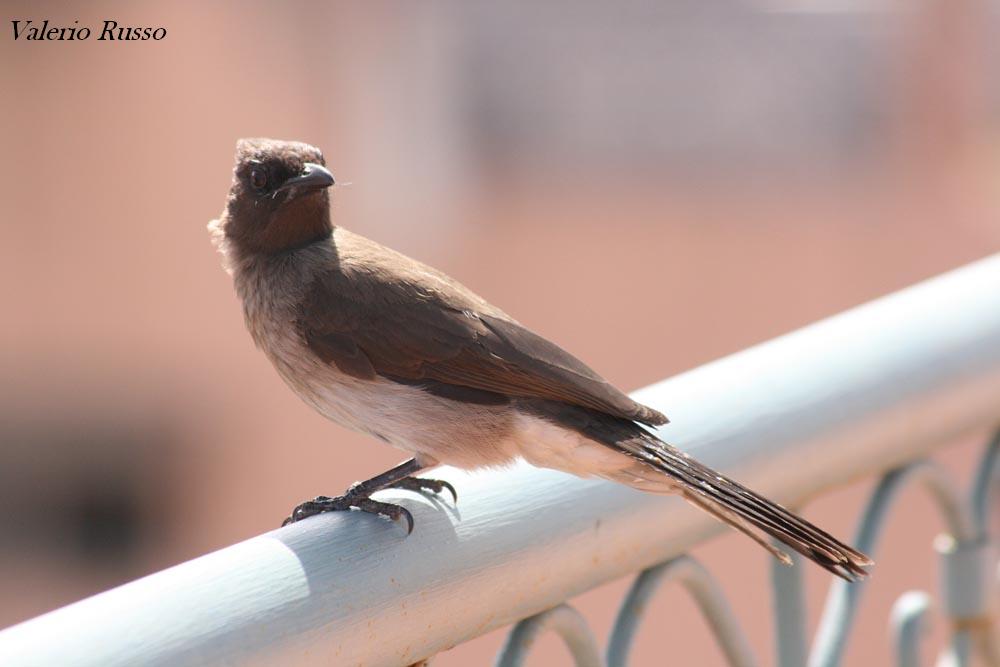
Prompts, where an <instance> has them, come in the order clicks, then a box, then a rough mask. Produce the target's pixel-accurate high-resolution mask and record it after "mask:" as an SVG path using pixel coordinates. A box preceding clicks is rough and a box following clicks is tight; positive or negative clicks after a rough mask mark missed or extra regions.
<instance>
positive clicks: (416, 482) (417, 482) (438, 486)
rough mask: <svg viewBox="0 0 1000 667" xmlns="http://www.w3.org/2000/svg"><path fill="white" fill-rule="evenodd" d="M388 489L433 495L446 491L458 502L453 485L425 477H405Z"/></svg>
mask: <svg viewBox="0 0 1000 667" xmlns="http://www.w3.org/2000/svg"><path fill="white" fill-rule="evenodd" d="M388 488H393V489H406V490H408V491H416V492H418V493H422V492H424V491H430V492H431V493H437V494H440V493H441V492H442V491H444V490H445V489H447V490H448V492H449V493H450V494H451V497H452V499H453V500H454V502H456V503H457V502H458V492H457V491H456V490H455V487H454V486H452V485H451V483H449V482H446V481H444V480H443V479H427V478H424V477H404V478H403V479H401V480H399V481H398V482H396V483H395V484H391V485H390V486H389V487H388Z"/></svg>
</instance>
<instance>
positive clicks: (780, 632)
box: [0, 255, 1000, 667]
mask: <svg viewBox="0 0 1000 667" xmlns="http://www.w3.org/2000/svg"><path fill="white" fill-rule="evenodd" d="M636 395H637V397H638V398H639V399H640V400H641V401H643V402H644V403H647V404H649V405H651V406H653V407H655V408H657V409H661V410H663V411H665V412H666V413H668V414H669V415H670V416H671V418H672V419H673V422H672V423H671V424H669V425H667V426H666V427H664V428H662V429H661V434H662V436H663V437H664V438H665V439H667V440H668V441H670V442H673V443H676V444H678V445H679V446H681V447H683V448H684V449H686V450H688V451H690V452H692V454H694V455H695V456H697V457H699V458H701V459H702V460H704V461H705V462H706V463H708V464H710V465H712V466H715V467H717V468H720V469H721V470H724V471H726V472H727V473H729V474H731V475H733V476H734V477H736V478H737V479H740V480H741V481H744V482H745V483H747V484H748V485H749V486H751V487H754V488H756V489H757V490H759V491H761V492H762V493H765V494H767V495H769V496H771V497H773V498H775V499H776V500H779V501H781V502H784V503H785V504H788V505H790V506H794V507H801V506H802V505H803V504H804V503H805V502H806V501H807V500H808V499H809V498H812V497H814V496H817V495H819V494H821V493H823V492H824V491H826V490H829V489H831V488H834V487H836V486H839V485H843V484H846V483H847V482H849V481H852V480H855V479H857V478H859V477H861V476H864V475H883V478H882V482H881V483H880V484H879V486H878V488H877V489H876V491H875V493H874V495H873V497H872V499H871V502H870V503H869V506H868V508H867V510H866V511H865V513H864V516H863V520H862V523H861V526H860V529H859V532H858V535H857V536H856V537H855V541H856V543H857V545H858V546H859V547H861V548H862V549H864V550H869V551H870V550H873V549H874V547H875V541H876V538H877V537H878V535H879V532H880V529H881V527H882V525H883V523H884V522H885V520H886V518H887V516H888V510H889V509H890V507H891V505H892V501H893V499H894V498H895V497H896V495H897V494H898V491H899V489H900V488H902V487H903V486H904V485H906V484H908V483H911V482H921V483H922V484H923V485H924V486H926V487H927V488H928V489H929V490H930V491H931V492H932V495H933V497H934V499H935V501H936V503H937V505H938V507H940V508H941V510H942V513H943V514H944V517H945V524H946V526H947V527H948V531H949V536H948V537H943V538H939V539H938V541H937V542H936V548H937V549H938V552H939V553H940V554H941V560H942V564H943V568H942V584H943V591H942V594H941V600H942V603H941V604H942V607H943V610H944V612H945V614H946V615H948V616H949V617H950V618H951V619H952V621H953V625H952V627H953V632H952V635H951V640H950V645H949V647H948V652H947V654H946V655H945V656H943V659H942V661H943V662H947V661H951V664H965V662H966V661H967V660H968V657H969V656H970V655H971V654H972V653H973V652H978V653H979V655H981V656H983V658H984V659H985V660H986V662H987V664H998V657H997V646H998V642H997V636H996V625H995V622H994V621H995V619H994V612H995V608H994V606H993V605H992V602H993V600H994V599H995V592H996V583H997V582H996V577H997V574H996V563H997V558H996V551H995V549H994V548H993V546H992V543H991V540H990V538H989V535H988V526H989V510H990V503H989V502H988V497H989V494H990V489H991V488H992V487H994V486H995V482H996V479H997V476H998V472H997V469H998V459H1000V454H998V445H997V442H996V441H995V440H994V441H993V443H992V444H991V446H990V447H989V448H988V450H987V454H986V455H985V457H984V459H983V462H982V464H981V466H980V467H979V469H978V473H977V477H976V479H975V481H974V483H973V489H974V493H973V494H972V500H966V499H965V498H963V497H962V496H961V495H960V494H959V493H958V492H957V491H956V490H955V487H954V486H953V485H952V483H951V482H950V481H949V480H948V478H947V476H946V475H945V474H944V473H943V472H942V471H941V469H939V468H938V467H936V466H935V465H934V464H932V463H929V462H926V461H925V456H926V454H927V453H928V452H930V451H931V450H933V449H934V448H935V447H937V446H940V445H943V444H946V443H948V442H949V441H951V440H953V439H954V438H956V437H958V436H960V435H962V434H965V433H969V432H975V431H976V430H981V431H983V432H986V431H987V430H990V429H992V428H994V427H995V426H996V425H997V424H998V423H1000V255H998V256H995V257H991V258H988V259H986V260H982V261H980V262H977V263H975V264H972V265H969V266H967V267H964V268H962V269H959V270H957V271H953V272H951V273H948V274H945V275H943V276H940V277H938V278H935V279H933V280H930V281H927V282H925V283H921V284H919V285H917V286H914V287H911V288H909V289H906V290H903V291H901V292H898V293H896V294H893V295H890V296H888V297H885V298H882V299H879V300H876V301H874V302H871V303H869V304H866V305H864V306H861V307H858V308H855V309H852V310H850V311H848V312H845V313H843V314H841V315H838V316H836V317H833V318H830V319H827V320H824V321H821V322H819V323H816V324H814V325H811V326H809V327H806V328H804V329H801V330H799V331H796V332H794V333H791V334H788V335H786V336H782V337H780V338H777V339H775V340H773V341H770V342H768V343H765V344H763V345H759V346H756V347H753V348H751V349H748V350H746V351H744V352H741V353H739V354H736V355H733V356H730V357H727V358H725V359H722V360H720V361H717V362H714V363H711V364H708V365H706V366H703V367H701V368H698V369H695V370H693V371H690V372H688V373H685V374H682V375H680V376H677V377H674V378H671V379H669V380H666V381H664V382H661V383H659V384H657V385H654V386H652V387H649V388H647V389H644V390H642V391H640V392H637V394H636ZM436 476H441V477H442V478H445V479H448V480H449V481H451V482H452V483H453V484H454V485H455V486H456V487H457V488H458V489H459V491H460V494H461V501H460V502H459V504H458V505H457V507H453V506H451V505H450V504H448V503H443V502H439V501H438V500H437V499H435V498H428V497H424V496H420V495H417V494H412V493H409V492H405V491H392V492H385V493H384V495H385V496H386V497H387V498H395V499H398V500H399V501H400V502H403V503H405V504H406V505H407V507H408V508H409V509H410V510H411V511H412V512H413V514H414V516H415V518H416V525H417V528H416V530H415V531H414V533H413V534H412V535H410V536H409V537H406V536H405V531H403V530H402V529H401V528H400V527H399V526H396V525H393V524H392V523H390V522H387V521H384V520H380V519H379V518H377V517H372V516H367V515H362V514H359V513H339V514H331V515H323V516H320V517H316V518H314V519H310V520H309V521H304V522H301V523H297V524H293V525H291V526H288V527H285V528H282V529H280V530H275V531H273V532H270V533H267V534H265V535H261V536H259V537H256V538H253V539H251V540H248V541H246V542H242V543H240V544H236V545H234V546H231V547H228V548H226V549H222V550H221V551H217V552H215V553H212V554H208V555H206V556H203V557H201V558H197V559H195V560H192V561H189V562H187V563H183V564H181V565H178V566H176V567H173V568H170V569H167V570H164V571H162V572H159V573H156V574H153V575H150V576H149V577H146V578H143V579H140V580H138V581H135V582H132V583H129V584H126V585H124V586H121V587H119V588H116V589H113V590H111V591H108V592H105V593H102V594H100V595H96V596H94V597H92V598H88V599H86V600H83V601H81V602H78V603H75V604H72V605H69V606H68V607H64V608H62V609H59V610H56V611H54V612H51V613H49V614H45V615H43V616H40V617H38V618H36V619H33V620H30V621H27V622H25V623H22V624H20V625H17V626H14V627H12V628H9V629H7V630H5V631H3V632H0V664H2V665H45V666H48V665H101V666H106V665H137V664H142V665H159V664H169V665H177V664H216V663H223V662H226V663H231V662H234V661H239V660H242V659H249V658H251V657H256V658H257V659H258V660H264V664H267V661H268V660H270V659H273V660H278V661H280V663H281V664H289V663H294V661H295V660H296V658H297V656H305V655H309V656H311V658H312V659H313V660H315V659H316V656H322V658H323V660H325V661H326V664H352V665H353V664H364V665H407V664H411V663H417V662H420V661H421V660H424V659H426V658H428V657H431V656H433V655H435V654H436V653H438V652H440V651H442V650H445V649H447V648H449V647H451V646H453V645H455V644H458V643H461V642H464V641H466V640H469V639H471V638H474V637H476V636H479V635H481V634H484V633H486V632H489V631H490V630H493V629H496V628H500V627H504V626H507V625H510V624H512V623H516V626H515V628H514V630H513V631H512V633H511V635H510V637H509V640H508V642H507V643H506V645H505V647H504V649H503V650H502V652H501V655H500V656H499V658H498V664H500V665H518V664H521V662H522V660H523V658H524V656H525V655H527V653H528V652H529V651H530V649H531V646H532V642H533V641H534V638H535V637H537V636H538V635H539V634H540V633H542V632H545V631H547V630H553V631H556V632H558V633H559V634H560V635H561V636H562V637H563V638H564V639H565V640H566V642H567V645H568V647H569V648H570V650H571V653H572V654H573V656H574V657H575V659H576V661H577V663H578V664H580V665H604V664H609V665H624V664H626V663H627V659H628V653H629V647H630V644H631V639H632V637H633V636H634V634H635V631H636V628H637V625H638V623H639V622H640V620H641V613H640V611H639V610H641V609H642V608H643V606H644V602H645V601H646V600H647V599H648V598H649V597H650V596H651V595H653V593H654V592H655V589H656V588H657V586H661V585H663V583H665V582H666V581H670V580H676V581H678V582H679V583H681V584H682V585H683V586H684V587H685V588H686V589H687V590H688V591H689V592H690V593H691V594H692V595H693V596H694V597H695V600H696V602H697V603H698V606H699V608H700V609H701V610H702V612H703V613H704V614H705V615H706V617H707V619H708V621H709V624H710V626H711V628H712V629H713V631H714V633H715V636H716V637H717V638H718V641H719V642H720V644H721V646H722V647H723V651H724V653H725V655H726V656H727V657H728V659H729V661H730V662H731V663H732V664H734V665H753V664H756V660H755V658H754V657H753V655H752V654H751V651H750V649H749V648H748V643H747V641H746V640H745V638H744V637H743V635H742V633H741V631H740V629H739V625H738V623H737V622H736V620H735V619H734V618H733V614H732V613H731V612H730V611H729V609H728V606H727V604H726V602H725V600H724V598H723V595H722V593H721V591H720V590H719V589H718V587H717V585H716V584H715V583H714V582H713V579H712V578H711V576H710V575H709V574H708V573H707V572H706V571H705V570H704V569H703V568H702V567H701V566H700V565H698V563H697V562H695V561H693V560H692V559H690V558H689V557H687V556H685V555H684V554H685V552H686V551H687V550H689V549H690V548H691V547H692V546H694V545H696V544H698V543H699V542H702V541H704V540H706V539H709V538H710V537H711V536H713V535H715V534H716V533H717V532H719V531H720V530H722V529H723V528H722V527H721V526H720V525H719V524H717V523H716V522H715V521H714V520H713V519H712V518H711V517H709V516H707V515H704V514H702V513H700V512H698V511H696V510H693V509H690V508H688V507H687V506H686V505H685V504H684V503H683V502H682V501H680V500H677V499H674V498H666V497H660V496H653V495H649V494H643V493H640V492H637V491H633V490H631V489H628V488H625V487H622V486H619V485H615V484H612V483H607V482H601V481H593V480H581V479H576V478H574V477H570V476H568V475H563V474H560V473H556V472H552V471H546V470H539V469H535V468H532V467H530V466H528V465H518V466H515V467H513V468H512V469H509V470H504V471H492V472H478V473H465V472H462V471H458V470H452V469H443V470H441V471H440V475H437V473H436ZM637 571H641V574H640V575H639V576H638V578H637V579H636V581H635V583H634V585H633V587H632V589H631V590H630V592H629V593H628V595H627V597H626V600H625V601H624V603H623V605H622V609H621V611H620V613H619V617H618V621H617V622H616V624H615V627H614V630H613V632H612V636H611V639H610V641H609V644H608V650H607V656H606V657H602V656H601V654H600V652H599V650H598V648H597V646H598V643H597V641H596V640H595V639H594V637H593V636H592V634H591V633H590V631H589V629H588V626H587V624H586V623H585V621H584V620H583V618H582V617H581V616H580V615H579V614H578V613H576V612H575V611H574V610H573V609H572V608H571V607H568V606H566V605H565V604H564V601H565V600H567V599H569V598H570V597H572V596H574V595H576V594H577V593H581V592H583V591H586V590H588V589H590V588H593V587H595V586H597V585H599V584H602V583H604V582H607V581H609V580H612V579H615V578H617V577H620V576H624V575H626V574H629V573H631V572H637ZM877 573H878V570H877V568H876V570H875V576H877ZM800 575H801V572H800V568H782V567H777V566H776V567H775V568H774V570H773V573H772V581H773V584H774V589H775V593H776V594H775V604H774V609H775V618H776V623H775V627H776V637H777V642H778V661H779V664H780V665H782V667H790V666H792V665H796V666H797V665H803V664H807V663H808V664H809V665H814V666H821V665H822V666H826V665H836V664H839V663H840V660H841V656H842V654H843V650H844V647H845V643H846V641H847V638H848V636H849V632H850V629H851V621H852V619H853V617H854V612H855V610H856V609H857V605H858V602H859V601H860V597H861V595H862V593H863V592H864V586H863V585H854V586H848V585H846V584H842V583H840V582H835V583H834V584H833V589H832V592H831V594H830V596H829V599H828V602H827V607H826V610H825V612H824V615H823V619H822V622H821V625H820V629H819V632H818V634H817V638H816V640H815V643H814V645H813V648H812V652H811V654H809V655H808V657H807V649H806V637H805V629H804V621H803V618H802V616H803V614H802V609H803V599H802V598H803V593H802V584H801V581H800ZM472 600H474V601H475V603H474V604H470V601H472ZM929 608H930V599H929V597H928V596H927V595H926V594H924V593H911V594H907V595H905V596H904V597H903V598H901V599H900V600H899V602H898V603H897V605H896V607H895V608H894V610H893V619H892V622H893V628H894V632H895V638H896V646H897V653H898V662H899V664H902V665H914V664H916V655H917V651H916V649H915V646H916V642H917V639H918V637H919V634H920V632H919V631H920V628H921V626H922V624H923V623H924V622H925V620H926V615H927V612H928V610H929ZM268 656H272V657H271V658H269V657H268ZM276 656H280V657H276Z"/></svg>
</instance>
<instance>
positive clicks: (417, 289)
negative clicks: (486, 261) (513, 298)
mask: <svg viewBox="0 0 1000 667" xmlns="http://www.w3.org/2000/svg"><path fill="white" fill-rule="evenodd" d="M479 302H480V300H479V299H478V297H474V295H470V298H468V299H466V298H465V297H464V296H463V293H462V292H455V291H453V290H433V289H428V288H427V286H426V285H418V284H416V283H415V282H414V281H412V280H401V279H399V277H398V276H392V277H390V276H387V275H386V273H385V272H380V271H376V270H370V269H356V270H351V269H348V270H345V269H344V265H343V263H342V264H341V266H340V267H338V269H337V270H334V271H330V272H329V273H327V274H325V275H323V276H322V277H321V278H319V279H318V280H316V281H315V282H314V283H313V284H312V286H311V287H310V289H309V290H308V292H307V295H306V298H305V300H304V301H303V305H302V307H301V309H300V313H299V319H298V323H297V324H298V327H299V331H300V332H301V334H302V336H303V339H304V340H305V341H306V344H307V345H308V346H309V348H310V349H311V350H312V351H313V352H314V353H315V354H316V355H317V356H319V357H320V358H321V359H322V360H323V361H325V362H327V363H332V364H335V365H336V366H337V368H338V369H340V370H341V371H342V372H344V373H347V374H349V375H352V376H355V377H359V378H363V379H372V378H373V377H374V376H375V375H376V374H377V375H381V376H383V377H388V378H391V379H394V380H397V381H404V382H410V383H419V382H420V381H430V382H436V383H444V384H446V385H453V386H456V387H466V388H470V389H475V390H480V391H486V392H495V393H498V394H503V395H507V396H512V397H523V398H543V399H548V400H555V401H561V402H564V403H569V404H571V405H579V406H583V407H587V408H591V409H594V410H599V411H601V412H604V413H607V414H609V415H614V416H616V417H621V418H625V419H631V420H635V421H639V422H642V423H645V424H651V425H657V424H663V423H665V422H666V421H667V419H666V417H664V416H663V415H662V414H660V413H659V412H657V411H655V410H652V409H650V408H647V407H645V406H643V405H640V404H638V403H636V402H635V401H633V400H632V399H631V398H629V397H628V396H626V395H625V394H624V393H622V392H621V391H619V390H618V389H616V388H615V387H614V386H612V385H611V384H609V383H608V382H607V381H606V380H604V378H602V377H601V376H599V375H598V374H597V373H595V372H594V371H593V370H591V369H590V368H588V367H587V366H586V365H585V364H583V363H582V362H581V361H579V360H578V359H576V358H575V357H573V356H572V355H570V354H569V353H567V352H565V351H564V350H562V349H561V348H559V347H558V346H557V345H554V344H553V343H551V342H549V341H547V340H545V339H544V338H542V337H541V336H538V335H536V334H534V333H532V332H531V331H529V330H528V329H525V328H524V327H522V326H521V325H519V324H517V323H516V322H513V321H511V320H509V319H506V318H504V317H502V316H501V315H502V314H497V313H499V312H500V311H494V313H490V314H487V313H483V312H480V310H479V309H478V308H475V306H476V304H477V303H479Z"/></svg>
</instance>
